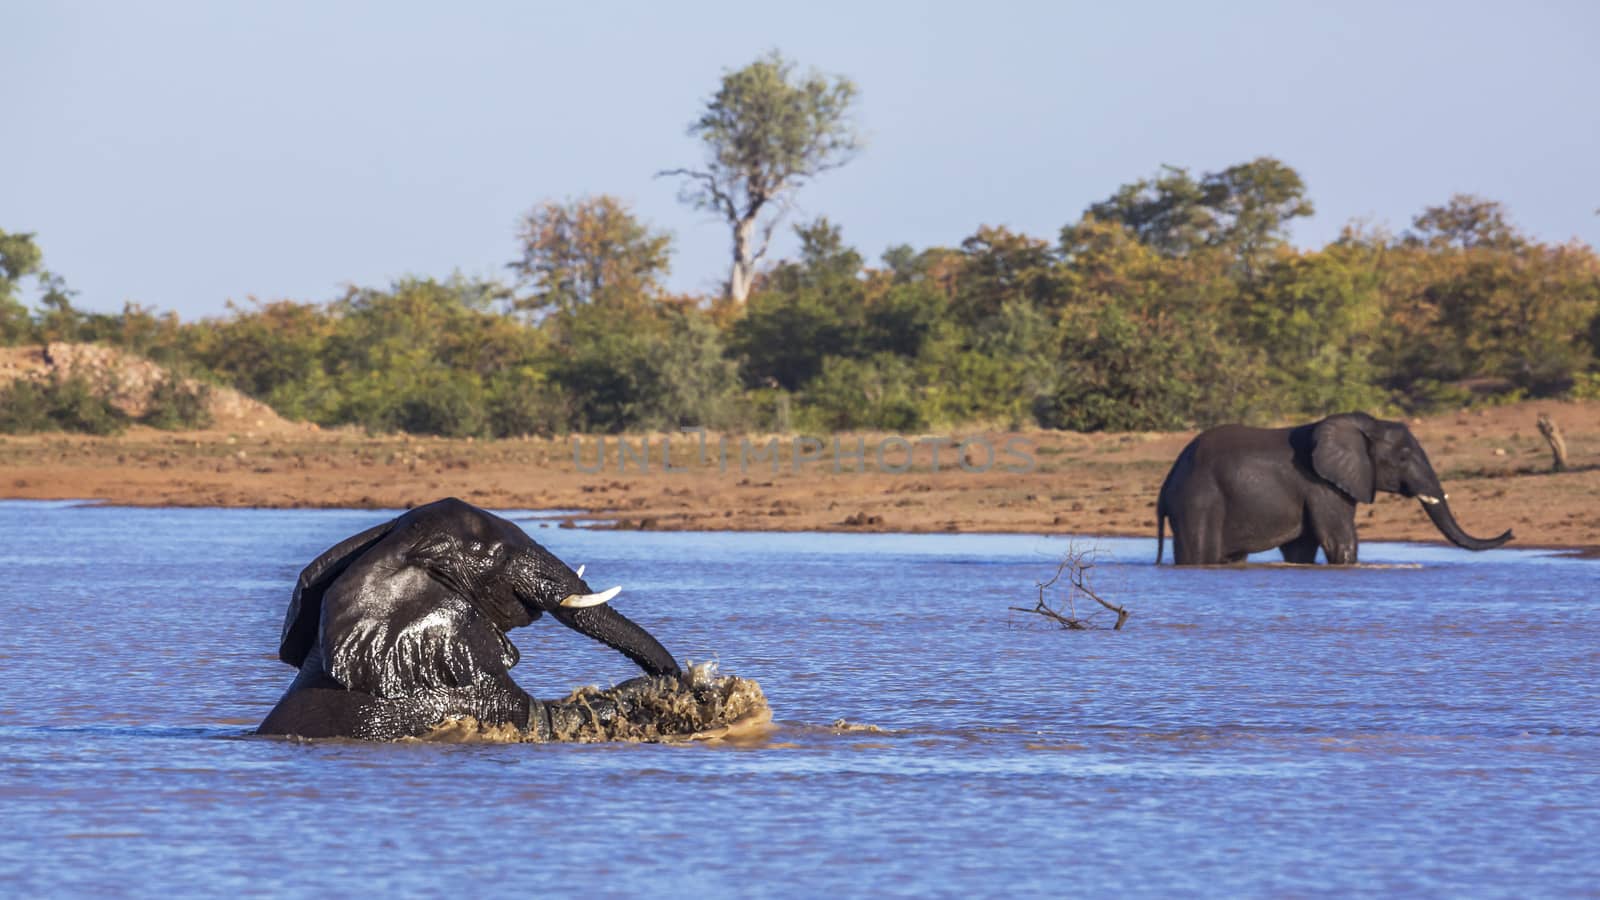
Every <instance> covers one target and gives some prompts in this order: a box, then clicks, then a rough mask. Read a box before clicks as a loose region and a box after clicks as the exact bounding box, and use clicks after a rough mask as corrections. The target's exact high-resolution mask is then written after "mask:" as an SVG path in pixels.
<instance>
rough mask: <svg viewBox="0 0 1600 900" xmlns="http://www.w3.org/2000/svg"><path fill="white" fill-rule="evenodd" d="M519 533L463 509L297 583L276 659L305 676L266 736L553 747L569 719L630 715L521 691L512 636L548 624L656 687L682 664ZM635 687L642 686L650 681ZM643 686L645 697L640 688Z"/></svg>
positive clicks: (340, 548)
mask: <svg viewBox="0 0 1600 900" xmlns="http://www.w3.org/2000/svg"><path fill="white" fill-rule="evenodd" d="M619 590H620V588H612V589H611V590H609V591H605V592H602V593H596V592H594V591H592V590H590V588H589V586H588V584H586V583H585V582H584V580H583V568H582V567H581V566H580V567H579V569H578V571H576V572H574V571H573V570H572V569H570V568H568V567H567V566H566V564H565V563H563V562H561V560H559V559H557V558H556V557H555V556H553V555H552V554H551V553H550V552H549V551H547V550H545V549H544V548H543V547H541V546H539V545H538V544H537V543H535V542H534V541H533V540H532V539H531V538H529V537H528V536H527V534H526V533H524V532H523V531H522V529H521V528H518V527H517V526H516V525H514V524H512V523H511V522H508V521H506V520H505V519H502V518H500V517H499V516H495V515H491V514H490V513H487V512H485V511H483V510H481V509H478V508H477V507H474V506H471V505H468V504H466V503H464V502H462V501H460V500H456V499H447V500H440V501H437V502H435V503H430V504H428V505H426V506H420V507H417V508H416V509H413V510H411V511H410V512H407V513H406V514H405V515H402V516H400V517H399V518H396V519H394V520H392V521H390V522H387V523H385V524H383V525H379V526H377V527H375V528H371V529H368V530H367V531H363V532H362V533H360V534H358V535H355V536H354V537H351V538H348V539H346V540H344V541H342V542H340V543H339V544H337V545H336V546H334V547H333V548H331V549H329V550H328V551H327V552H326V553H324V554H322V555H321V556H319V557H318V558H317V559H316V560H315V561H314V562H312V563H311V564H310V565H309V566H307V567H306V569H305V571H303V572H301V573H300V580H299V582H298V583H297V584H296V586H295V590H294V597H293V599H292V600H291V601H290V603H289V613H288V616H287V618H286V619H285V621H284V627H283V640H282V643H281V645H280V647H279V651H278V656H279V658H280V659H282V660H283V661H284V662H286V663H288V664H289V665H292V666H295V667H296V668H298V669H299V674H298V675H297V676H296V677H295V680H294V683H293V684H291V685H290V687H289V690H288V691H287V692H286V693H285V694H284V695H283V698H282V699H280V700H279V701H278V704H277V706H275V707H274V708H273V710H272V712H271V713H269V714H268V715H267V718H266V720H265V721H263V722H262V723H261V726H260V728H259V729H258V733H260V734H276V735H288V734H292V735H299V736H301V737H356V738H366V739H372V740H391V739H395V738H400V737H414V736H419V735H423V734H426V733H428V732H429V731H431V730H432V729H433V728H434V727H435V726H437V725H439V724H441V723H443V722H444V721H446V720H448V719H452V718H459V717H464V716H471V717H473V718H475V719H477V720H478V721H479V722H481V723H484V724H489V725H499V724H509V725H514V726H516V727H517V728H518V729H521V730H522V731H524V732H527V733H528V734H529V735H530V736H532V737H536V738H541V739H549V738H550V737H551V736H553V735H558V734H561V733H564V732H566V731H570V730H571V727H570V726H571V725H573V722H572V721H567V720H571V719H574V717H579V718H581V717H586V716H587V717H606V716H615V715H620V714H623V712H624V710H622V709H621V707H622V706H625V705H626V702H627V700H626V698H627V696H628V692H627V690H626V687H627V686H626V685H624V686H623V688H624V689H623V690H621V691H618V692H612V694H613V695H614V696H613V698H612V699H608V700H604V701H600V702H595V701H591V702H587V703H583V704H576V705H563V704H560V703H542V702H540V701H538V700H535V699H533V698H532V697H530V696H529V695H528V693H527V692H526V691H524V690H523V689H522V688H521V687H520V686H519V685H518V684H517V683H516V682H515V681H513V680H512V678H511V674H510V669H511V667H512V666H515V665H516V664H517V658H518V655H517V649H516V647H514V646H513V645H512V644H511V641H510V640H509V639H507V638H506V635H505V633H506V631H507V630H509V629H512V628H518V627H521V626H523V625H527V624H529V623H530V622H532V621H534V620H535V619H537V618H539V617H540V616H542V615H543V614H544V613H547V612H548V613H550V614H551V615H552V616H554V617H555V619H556V620H557V621H559V622H561V623H562V624H564V625H566V626H567V627H569V628H572V629H573V630H575V631H577V632H579V633H580V634H585V635H588V636H589V637H592V638H594V639H595V640H598V641H600V642H602V643H604V644H606V645H607V646H610V647H612V648H614V649H616V650H619V651H621V652H622V653H623V654H624V655H625V656H627V657H628V658H629V659H631V660H633V661H634V662H635V663H636V664H637V665H638V666H639V667H640V668H642V669H643V670H644V671H645V672H646V673H648V674H650V675H652V676H678V675H680V674H681V673H680V671H679V668H678V664H677V663H676V662H675V661H674V660H673V658H672V656H671V654H669V653H668V652H667V651H666V649H665V648H663V647H662V646H661V644H660V643H659V642H657V641H656V639H655V638H654V637H652V636H651V635H650V633H649V632H647V631H645V630H644V629H643V628H641V627H639V626H638V625H636V624H634V623H633V622H631V621H629V620H628V619H627V618H626V617H624V616H623V615H622V614H621V613H619V612H617V611H616V610H614V609H612V608H611V607H610V606H609V605H607V604H606V601H608V600H610V599H611V598H612V597H614V596H615V595H616V593H617V592H618V591H619ZM645 681H646V680H645V679H639V682H645ZM641 686H643V685H641Z"/></svg>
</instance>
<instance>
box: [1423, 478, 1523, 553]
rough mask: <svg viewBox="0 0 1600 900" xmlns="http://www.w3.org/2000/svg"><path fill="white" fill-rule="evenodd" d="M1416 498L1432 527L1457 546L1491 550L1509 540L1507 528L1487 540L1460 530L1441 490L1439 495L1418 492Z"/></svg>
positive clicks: (1467, 548) (1509, 531)
mask: <svg viewBox="0 0 1600 900" xmlns="http://www.w3.org/2000/svg"><path fill="white" fill-rule="evenodd" d="M1417 499H1418V500H1421V501H1422V508H1423V509H1424V510H1427V513H1428V518H1430V519H1432V520H1433V525H1434V527H1435V528H1438V529H1439V533H1440V534H1443V535H1444V536H1445V537H1446V538H1448V539H1449V541H1450V543H1452V544H1455V545H1456V546H1457V547H1461V548H1463V549H1466V550H1493V549H1494V548H1496V547H1498V546H1500V545H1501V544H1504V543H1505V542H1506V541H1509V540H1511V529H1509V528H1508V529H1506V531H1505V533H1503V534H1501V535H1500V536H1499V537H1495V538H1490V539H1488V540H1484V539H1483V538H1476V537H1473V536H1472V535H1470V534H1467V533H1466V532H1465V531H1463V530H1461V526H1460V525H1458V524H1456V517H1455V515H1454V514H1452V513H1451V512H1450V502H1449V501H1448V500H1446V499H1445V497H1444V495H1443V492H1441V493H1440V494H1439V496H1432V495H1429V494H1419V495H1418V496H1417Z"/></svg>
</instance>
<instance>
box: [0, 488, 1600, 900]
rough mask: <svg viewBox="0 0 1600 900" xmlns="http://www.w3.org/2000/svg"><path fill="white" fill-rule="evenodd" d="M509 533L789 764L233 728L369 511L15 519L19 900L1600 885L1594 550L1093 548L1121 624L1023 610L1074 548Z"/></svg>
mask: <svg viewBox="0 0 1600 900" xmlns="http://www.w3.org/2000/svg"><path fill="white" fill-rule="evenodd" d="M510 515H512V516H513V517H514V518H523V519H524V527H527V528H528V530H529V531H530V532H531V533H532V534H533V536H534V537H535V538H536V539H537V540H539V541H540V542H541V543H543V544H545V545H546V546H547V547H549V548H551V549H552V550H553V551H555V552H556V553H557V554H558V555H560V556H562V557H563V558H564V559H565V560H567V561H568V562H569V563H570V564H572V565H574V566H576V565H577V564H578V563H580V562H581V563H587V564H588V566H589V578H590V581H591V583H593V584H595V585H596V586H600V585H610V584H613V583H621V584H623V585H624V586H625V588H624V592H623V594H622V595H621V597H619V598H618V599H617V601H616V603H617V604H618V606H619V608H620V609H622V610H623V611H624V612H626V613H627V614H628V615H629V616H631V617H633V618H634V619H636V620H637V621H639V622H641V623H642V624H644V625H645V626H646V627H648V628H649V629H650V630H651V631H652V632H653V633H655V634H656V635H657V637H659V638H660V639H661V640H662V642H663V643H664V644H665V645H666V646H667V647H668V648H669V649H670V650H672V651H673V652H674V653H675V654H676V655H677V656H679V657H680V658H684V657H688V658H692V659H695V660H697V661H698V660H703V659H717V660H719V661H720V664H721V667H722V670H723V671H724V672H725V673H727V674H737V675H741V676H744V677H747V678H754V679H757V680H758V681H760V683H761V684H762V686H763V687H764V688H765V690H766V693H767V696H768V699H769V700H770V701H771V704H772V707H773V712H774V717H775V720H776V722H777V723H778V726H779V727H778V728H777V730H776V731H775V732H774V733H773V734H772V736H771V738H770V739H769V740H767V741H765V742H762V743H757V744H753V745H745V746H732V745H726V744H723V745H718V744H695V745H688V746H682V745H679V746H663V745H532V744H514V745H487V744H480V745H442V744H415V743H413V744H394V745H362V744H352V743H325V744H306V743H295V742H286V741H277V740H267V739H259V738H247V737H245V735H246V733H247V732H248V731H249V730H250V729H251V727H252V726H254V725H255V724H256V723H257V722H258V721H259V720H260V719H261V717H262V716H263V715H264V714H265V713H266V712H267V710H268V709H269V708H270V707H271V706H272V704H273V703H274V702H275V701H276V700H277V698H278V696H279V694H280V693H281V692H282V691H283V689H284V688H285V687H286V686H287V685H288V683H289V681H290V678H291V676H292V674H293V673H292V671H291V670H290V669H289V667H288V666H285V665H283V664H282V663H280V662H278V661H277V658H276V649H277V642H278V636H279V629H280V627H281V624H282V618H283V613H284V609H285V607H286V605H287V602H288V598H289V593H290V588H291V585H292V584H293V581H294V578H295V577H296V575H297V574H298V572H299V570H300V568H301V567H302V566H303V565H304V564H305V563H306V562H308V561H309V560H311V559H312V558H313V557H315V556H316V555H317V554H318V553H320V552H321V551H322V550H324V549H325V548H326V547H327V546H328V545H330V544H332V543H334V542H335V541H337V540H339V539H341V538H343V537H345V536H347V535H349V534H352V533H354V532H356V531H357V530H359V529H362V528H365V527H367V526H368V525H371V524H376V523H377V522H379V521H382V520H383V519H385V518H387V516H386V515H385V514H382V513H374V512H369V511H359V512H358V511H302V510H292V511H267V510H215V509H182V510H179V509H119V508H110V507H96V506H83V505H76V504H68V503H61V504H51V503H23V502H0V536H3V539H4V551H3V554H0V560H3V561H4V571H3V579H4V581H3V583H0V584H3V586H0V602H3V610H4V625H3V627H0V672H3V678H0V810H3V822H4V828H3V831H0V890H3V891H4V893H5V894H7V895H9V896H21V895H29V894H39V893H49V894H64V893H65V894H90V893H94V894H133V895H151V894H161V893H168V892H171V891H188V892H205V893H206V894H215V895H222V894H232V893H236V892H250V893H271V894H293V895H302V894H311V893H320V892H326V891H334V892H339V893H356V892H363V893H365V892H403V893H407V894H415V893H439V892H442V891H445V890H451V891H462V892H467V893H469V894H471V895H480V894H486V895H496V896H524V895H529V894H534V893H538V892H540V891H546V890H561V891H564V892H573V893H575V892H579V891H582V892H584V893H592V894H599V895H616V896H623V895H652V894H653V895H659V894H666V895H691V894H710V895H739V896H767V895H775V896H797V895H798V896H819V895H824V894H828V893H837V894H846V895H858V896H859V895H898V894H905V895H934V896H966V895H973V894H976V895H991V896H992V895H996V894H1008V895H1060V894H1090V895H1098V896H1107V895H1114V894H1135V895H1172V894H1204V895H1216V896H1236V895H1240V894H1246V895H1278V896H1281V895H1285V894H1288V895H1304V894H1324V893H1327V894H1340V895H1343V894H1348V893H1351V892H1361V893H1381V894H1387V895H1397V894H1398V895H1406V894H1416V895H1449V896H1461V895H1473V896H1507V897H1513V896H1518V897H1520V896H1529V895H1574V894H1586V895H1590V896H1593V895H1594V894H1595V892H1596V891H1597V889H1600V604H1597V602H1596V596H1595V595H1596V591H1595V586H1596V584H1597V579H1596V575H1597V574H1600V568H1597V564H1596V563H1594V562H1588V561H1580V560H1572V559H1564V558H1557V557H1554V556H1551V555H1548V554H1541V553H1536V552H1530V551H1513V550H1501V551H1493V552H1490V553H1485V554H1469V553H1467V552H1465V551H1460V550H1455V549H1446V548H1442V547H1441V548H1435V547H1423V546H1408V545H1381V544H1376V545H1375V544H1369V545H1366V546H1363V547H1362V556H1363V559H1364V560H1366V561H1367V562H1378V563H1399V564H1420V565H1408V566H1400V567H1373V568H1361V569H1355V570H1330V569H1309V568H1296V569H1288V568H1279V567H1245V568H1236V569H1223V570H1203V571H1196V570H1177V569H1173V568H1171V567H1168V566H1163V567H1160V568H1157V567H1154V566H1152V565H1151V560H1152V558H1153V557H1154V555H1155V552H1154V550H1155V542H1154V540H1153V539H1152V540H1148V541H1142V540H1098V541H1092V540H1085V539H1079V545H1080V546H1083V545H1086V544H1089V543H1094V544H1097V545H1098V546H1099V547H1100V549H1101V550H1102V551H1104V553H1106V554H1109V556H1102V558H1101V562H1100V565H1099V566H1098V567H1097V568H1096V569H1095V570H1094V571H1093V572H1092V573H1091V577H1092V579H1093V584H1094V586H1095V587H1096V589H1097V590H1099V591H1100V592H1101V593H1103V594H1105V595H1107V596H1109V597H1110V598H1111V599H1114V600H1116V601H1119V602H1122V603H1124V604H1126V605H1127V607H1128V608H1129V609H1130V610H1131V611H1132V618H1131V619H1130V620H1129V621H1128V624H1127V625H1126V627H1125V628H1124V629H1123V630H1122V631H1120V632H1113V631H1110V630H1107V629H1100V630H1090V631H1074V632H1069V631H1064V630H1062V629H1060V628H1057V627H1054V626H1051V625H1049V624H1048V623H1045V622H1044V621H1043V620H1042V619H1039V618H1038V617H1036V616H1030V615H1025V614H1021V613H1013V612H1008V611H1007V607H1008V606H1012V605H1018V606H1032V604H1033V601H1034V599H1035V598H1036V596H1037V590H1036V588H1035V584H1036V583H1037V582H1039V581H1042V580H1044V579H1046V578H1048V577H1049V576H1050V575H1051V574H1052V573H1053V571H1054V570H1055V565H1056V562H1057V560H1058V559H1059V558H1060V556H1061V555H1062V553H1063V552H1064V551H1065V550H1066V548H1067V544H1068V542H1067V540H1066V539H1065V538H1042V537H1028V536H993V535H937V536H903V535H822V534H665V533H627V532H595V531H575V530H561V529H557V528H555V527H547V528H541V527H540V525H541V524H544V525H549V524H550V523H549V520H547V519H546V520H540V519H539V518H537V516H536V515H535V514H531V513H523V514H517V513H512V514H510ZM1079 611H1080V612H1084V611H1085V608H1084V607H1082V606H1080V608H1079ZM1100 623H1101V624H1102V625H1109V624H1110V620H1109V618H1108V617H1104V616H1102V617H1101V619H1100ZM512 637H513V638H514V639H515V640H516V642H517V644H518V645H519V647H520V648H521V650H522V653H523V658H522V664H521V665H520V666H518V667H517V669H516V670H515V674H516V676H517V678H518V679H519V680H520V681H521V682H522V684H523V685H524V686H526V687H527V688H528V689H529V690H530V691H531V692H532V693H534V694H535V695H536V696H541V697H557V696H561V695H564V694H565V693H566V692H567V691H568V690H569V689H570V688H572V687H573V686H575V685H577V684H582V683H600V684H610V683H614V682H616V681H620V680H623V679H626V678H628V677H631V676H632V675H634V674H637V671H636V670H634V669H633V668H632V666H631V664H629V663H628V662H627V660H625V659H624V658H623V657H621V656H620V655H618V654H616V653H613V652H611V651H609V650H607V649H605V648H603V647H601V646H599V645H598V644H592V643H590V642H589V641H587V640H586V639H584V638H582V637H581V636H579V635H577V634H575V633H573V632H570V631H567V630H566V629H564V628H562V627H561V626H560V625H559V624H556V623H554V622H552V621H550V620H549V619H548V618H547V619H545V620H542V621H540V622H536V623H534V625H532V626H530V627H529V628H526V629H522V630H519V631H514V632H512ZM840 719H844V720H848V722H850V723H857V724H861V725H871V726H876V727H877V728H880V729H882V731H881V732H873V731H861V730H853V731H852V730H841V729H836V728H834V727H833V723H835V722H836V721H837V720H840Z"/></svg>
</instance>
